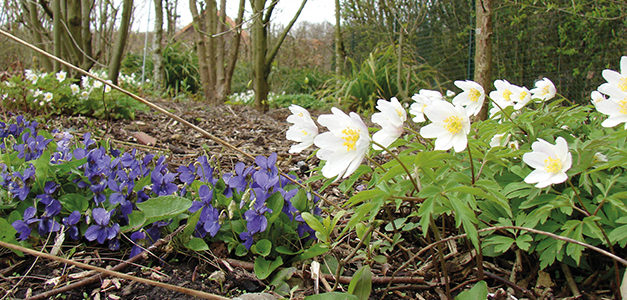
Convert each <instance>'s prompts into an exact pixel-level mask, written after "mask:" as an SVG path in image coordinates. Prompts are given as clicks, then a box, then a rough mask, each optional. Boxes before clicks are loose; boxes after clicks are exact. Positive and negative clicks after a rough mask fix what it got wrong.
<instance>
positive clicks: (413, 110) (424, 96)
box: [409, 89, 444, 123]
mask: <svg viewBox="0 0 627 300" xmlns="http://www.w3.org/2000/svg"><path fill="white" fill-rule="evenodd" d="M411 98H412V100H414V101H415V102H414V103H413V104H412V105H411V106H410V107H409V114H411V115H413V116H414V117H413V118H412V120H413V121H414V122H416V123H420V122H424V121H426V119H425V116H424V112H425V107H427V106H428V105H429V104H431V103H433V102H434V101H444V97H442V94H441V93H440V92H438V91H433V90H425V89H422V90H420V91H418V94H414V95H413V96H411Z"/></svg>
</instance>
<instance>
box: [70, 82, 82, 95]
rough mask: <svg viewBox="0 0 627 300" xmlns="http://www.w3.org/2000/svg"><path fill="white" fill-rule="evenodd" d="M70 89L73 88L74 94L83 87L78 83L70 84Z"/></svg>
mask: <svg viewBox="0 0 627 300" xmlns="http://www.w3.org/2000/svg"><path fill="white" fill-rule="evenodd" d="M70 90H72V95H76V94H78V93H79V92H80V91H81V88H80V87H79V86H78V85H77V84H74V83H72V84H70Z"/></svg>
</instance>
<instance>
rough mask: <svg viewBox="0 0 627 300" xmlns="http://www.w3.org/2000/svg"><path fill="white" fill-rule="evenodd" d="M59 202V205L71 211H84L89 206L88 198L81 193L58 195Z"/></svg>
mask: <svg viewBox="0 0 627 300" xmlns="http://www.w3.org/2000/svg"><path fill="white" fill-rule="evenodd" d="M59 202H61V206H63V208H65V209H67V210H68V211H70V212H72V211H75V210H78V211H79V212H84V211H86V210H87V208H88V207H89V199H88V198H87V197H86V196H85V195H82V194H65V195H62V196H61V197H59Z"/></svg>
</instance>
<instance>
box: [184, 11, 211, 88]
mask: <svg viewBox="0 0 627 300" xmlns="http://www.w3.org/2000/svg"><path fill="white" fill-rule="evenodd" d="M189 9H190V11H191V13H192V17H193V18H194V21H193V22H194V32H196V52H197V53H198V68H199V69H200V81H201V82H202V87H203V91H204V92H205V99H208V96H209V91H210V90H211V87H210V86H209V68H208V66H207V48H206V47H207V46H206V45H207V39H206V37H205V34H206V32H207V29H206V26H205V24H206V23H205V22H204V18H202V16H201V15H200V14H199V13H198V7H197V6H196V0H189Z"/></svg>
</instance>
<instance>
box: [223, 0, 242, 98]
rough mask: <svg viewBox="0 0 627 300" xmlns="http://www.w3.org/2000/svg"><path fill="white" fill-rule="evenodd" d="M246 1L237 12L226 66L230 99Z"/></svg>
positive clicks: (227, 91)
mask: <svg viewBox="0 0 627 300" xmlns="http://www.w3.org/2000/svg"><path fill="white" fill-rule="evenodd" d="M245 4H246V3H245V0H240V1H239V9H238V11H237V19H235V26H236V28H235V34H234V35H233V38H232V40H231V43H230V45H231V46H230V47H231V48H230V51H231V53H230V56H229V59H228V62H227V66H226V72H225V77H224V90H223V93H224V98H226V97H228V96H229V95H230V94H231V82H232V79H233V72H234V71H235V65H236V64H237V59H238V58H239V46H240V43H241V40H242V26H241V23H242V20H243V19H244V6H245Z"/></svg>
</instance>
